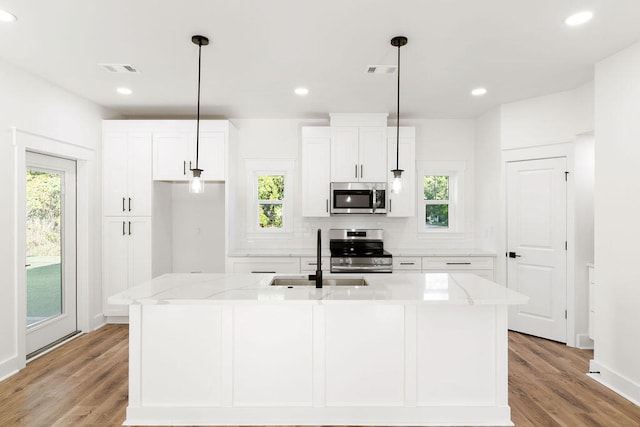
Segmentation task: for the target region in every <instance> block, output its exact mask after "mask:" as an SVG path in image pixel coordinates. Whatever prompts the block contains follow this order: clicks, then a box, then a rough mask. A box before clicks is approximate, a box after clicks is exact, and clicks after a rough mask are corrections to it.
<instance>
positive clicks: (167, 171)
mask: <svg viewBox="0 0 640 427" xmlns="http://www.w3.org/2000/svg"><path fill="white" fill-rule="evenodd" d="M228 137H229V122H228V121H226V120H219V121H218V120H202V121H200V138H199V142H198V144H197V145H198V150H197V151H196V122H195V121H194V120H182V121H165V122H163V123H162V126H161V127H159V128H158V129H157V130H155V131H154V132H153V179H154V180H155V181H188V180H189V179H190V178H191V175H192V174H191V169H193V168H195V167H196V153H197V154H198V167H199V168H200V169H202V170H203V172H202V178H203V179H204V180H205V181H224V180H225V177H226V164H227V161H226V151H227V148H226V147H227V141H228Z"/></svg>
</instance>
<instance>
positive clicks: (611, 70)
mask: <svg viewBox="0 0 640 427" xmlns="http://www.w3.org/2000/svg"><path fill="white" fill-rule="evenodd" d="M595 101H596V104H595V105H596V115H595V117H596V126H595V131H596V145H595V156H596V163H597V164H596V173H595V266H596V286H597V293H596V304H597V305H596V316H597V323H596V325H595V326H596V330H595V334H596V336H595V354H594V361H595V363H592V365H591V367H592V369H594V368H595V370H598V371H600V372H601V379H602V380H604V381H605V382H606V383H607V384H608V385H609V386H611V387H613V388H614V389H617V390H618V391H621V392H623V393H625V394H626V395H627V396H629V397H631V398H632V399H634V400H635V402H636V403H637V404H640V362H639V361H640V316H639V315H638V313H639V310H638V306H639V302H640V269H639V268H638V255H639V254H640V226H639V225H638V213H639V212H640V168H639V167H638V159H640V144H638V141H639V140H640V120H638V118H639V117H640V43H637V44H635V45H633V46H631V47H629V48H627V49H625V50H623V51H621V52H619V53H617V54H616V55H613V56H612V57H609V58H607V59H605V60H604V61H602V62H600V63H598V64H597V65H596V74H595Z"/></svg>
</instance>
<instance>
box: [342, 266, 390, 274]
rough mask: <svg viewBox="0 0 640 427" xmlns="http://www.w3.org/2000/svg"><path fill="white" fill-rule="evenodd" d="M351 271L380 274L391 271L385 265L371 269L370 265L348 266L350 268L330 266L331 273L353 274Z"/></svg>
mask: <svg viewBox="0 0 640 427" xmlns="http://www.w3.org/2000/svg"><path fill="white" fill-rule="evenodd" d="M353 271H365V272H366V271H375V272H378V273H380V272H382V273H391V272H392V270H391V268H390V267H389V266H386V265H381V266H379V267H373V266H370V265H367V266H350V267H341V266H337V265H332V266H331V272H332V273H334V272H341V273H344V272H353Z"/></svg>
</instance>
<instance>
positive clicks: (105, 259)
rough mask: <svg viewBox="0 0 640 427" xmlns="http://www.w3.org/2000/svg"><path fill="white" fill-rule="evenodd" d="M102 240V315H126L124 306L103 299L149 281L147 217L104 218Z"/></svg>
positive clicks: (149, 246) (149, 243)
mask: <svg viewBox="0 0 640 427" xmlns="http://www.w3.org/2000/svg"><path fill="white" fill-rule="evenodd" d="M102 239H103V253H102V286H103V292H102V293H103V300H104V315H105V316H127V315H128V314H129V312H128V306H126V305H117V306H116V305H111V304H108V303H107V299H108V298H109V297H110V296H111V295H113V294H116V293H118V292H121V291H124V290H126V289H128V288H130V287H132V286H135V285H138V284H140V283H142V282H145V281H147V280H151V247H152V246H151V217H104V223H103V236H102Z"/></svg>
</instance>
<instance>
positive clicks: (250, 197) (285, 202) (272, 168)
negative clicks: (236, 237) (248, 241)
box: [245, 159, 295, 238]
mask: <svg viewBox="0 0 640 427" xmlns="http://www.w3.org/2000/svg"><path fill="white" fill-rule="evenodd" d="M245 166H246V172H247V175H246V176H247V234H248V235H249V236H250V237H252V238H261V237H271V238H273V237H279V236H280V237H289V236H290V234H291V233H292V231H293V212H292V211H293V198H294V197H293V192H294V190H295V189H294V185H293V184H294V183H293V172H294V162H293V160H257V159H247V160H246V164H245ZM260 176H283V177H284V197H283V199H282V201H281V202H280V201H279V200H258V178H259V177H260ZM261 204H281V205H282V227H281V228H277V227H269V228H263V227H260V213H259V212H260V205H261Z"/></svg>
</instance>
